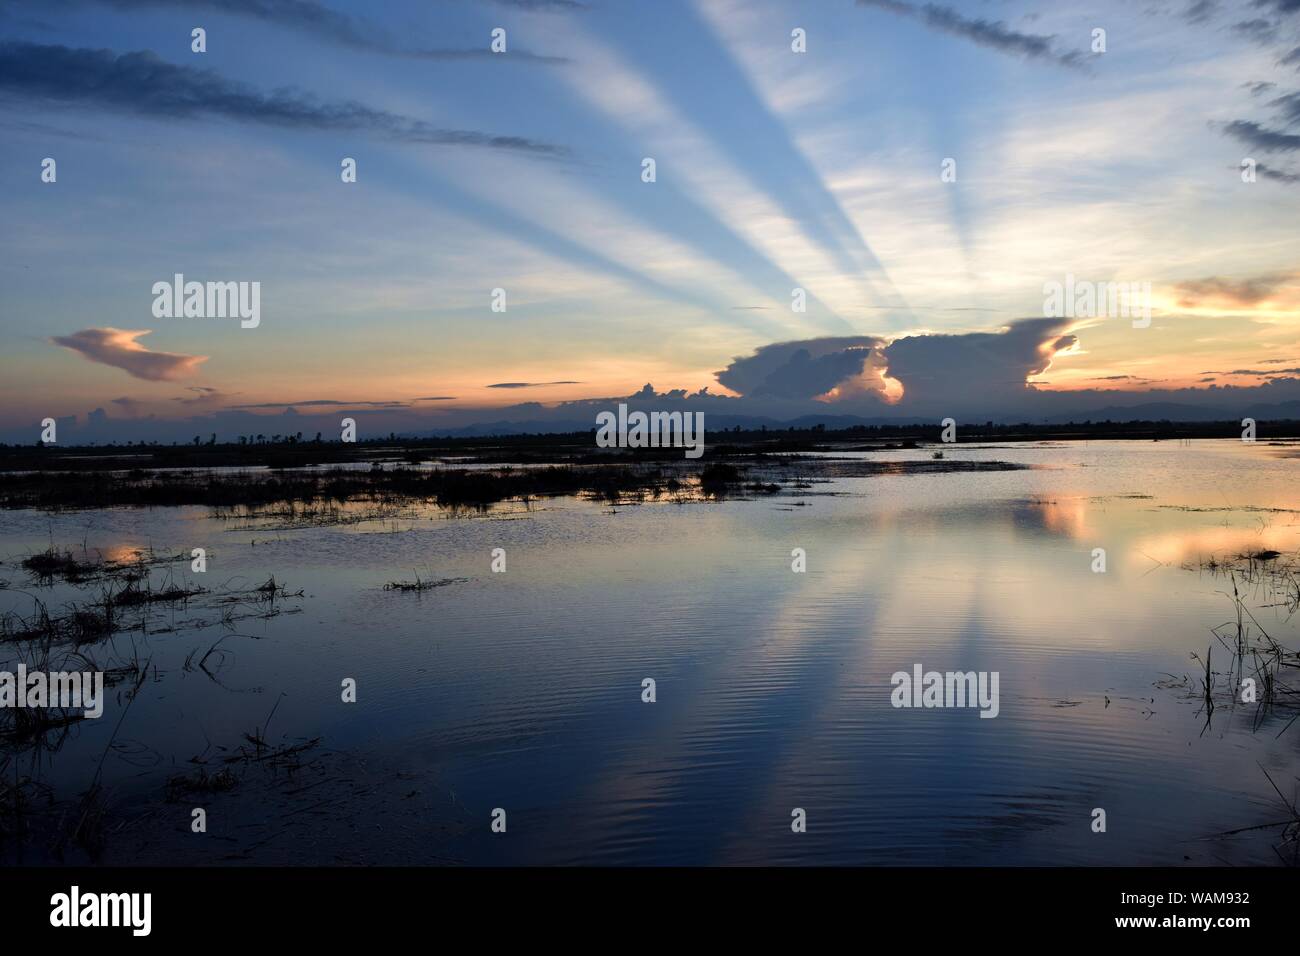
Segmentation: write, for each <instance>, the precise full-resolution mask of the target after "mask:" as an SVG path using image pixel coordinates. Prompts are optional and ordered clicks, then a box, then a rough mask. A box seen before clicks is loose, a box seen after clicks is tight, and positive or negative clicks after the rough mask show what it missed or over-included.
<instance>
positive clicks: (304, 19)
mask: <svg viewBox="0 0 1300 956" xmlns="http://www.w3.org/2000/svg"><path fill="white" fill-rule="evenodd" d="M18 2H20V3H21V2H24V0H18ZM70 2H71V5H80V4H91V3H95V4H98V5H101V6H107V7H112V8H114V9H117V10H124V11H127V12H138V11H141V10H149V9H171V10H186V11H203V12H210V13H220V14H227V15H230V16H236V17H247V18H248V19H251V20H258V21H260V22H262V23H273V24H275V25H276V26H281V27H284V28H285V29H289V30H297V31H298V32H300V33H304V34H308V35H310V36H315V37H318V38H319V39H322V40H326V41H328V42H330V43H336V44H338V45H340V46H345V47H349V48H351V49H354V50H360V51H363V52H367V53H379V54H383V55H384V56H395V57H405V58H408V59H413V60H477V59H487V58H489V57H491V58H492V59H493V61H494V62H500V63H509V62H516V63H517V62H519V61H528V62H533V63H564V62H567V61H566V60H565V58H564V57H558V56H543V55H540V54H537V53H531V52H529V51H527V50H521V49H518V48H515V47H511V48H510V49H509V52H508V53H505V54H497V53H493V52H492V51H491V50H490V49H489V48H488V44H487V38H486V37H484V42H483V46H482V47H481V48H450V49H449V48H442V49H439V48H428V47H424V48H421V47H409V46H403V45H402V44H400V43H398V42H397V41H395V40H394V39H393V38H392V36H390V35H389V34H388V33H387V32H386V31H384V30H383V29H382V28H380V27H379V26H378V25H376V24H374V23H372V22H370V21H368V20H364V19H360V18H357V17H351V16H348V15H347V14H346V13H340V12H339V11H337V10H333V9H331V8H330V7H327V6H325V5H323V4H320V3H314V2H312V0H70ZM40 3H41V4H45V3H48V0H40ZM515 6H524V4H522V3H516V4H515ZM538 8H539V9H540V5H539V6H538Z"/></svg>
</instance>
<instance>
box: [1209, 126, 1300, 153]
mask: <svg viewBox="0 0 1300 956" xmlns="http://www.w3.org/2000/svg"><path fill="white" fill-rule="evenodd" d="M1223 131H1224V132H1225V133H1227V134H1228V135H1229V136H1231V137H1232V138H1233V139H1236V140H1239V141H1240V142H1243V143H1245V144H1246V145H1247V146H1251V147H1253V148H1255V149H1261V150H1263V151H1264V152H1267V153H1289V152H1291V151H1292V150H1295V149H1300V136H1298V135H1296V134H1295V133H1284V132H1282V131H1281V130H1278V129H1269V128H1268V127H1267V126H1261V125H1260V124H1259V123H1256V122H1254V121H1253V120H1233V121H1232V122H1231V123H1225V124H1224V126H1223Z"/></svg>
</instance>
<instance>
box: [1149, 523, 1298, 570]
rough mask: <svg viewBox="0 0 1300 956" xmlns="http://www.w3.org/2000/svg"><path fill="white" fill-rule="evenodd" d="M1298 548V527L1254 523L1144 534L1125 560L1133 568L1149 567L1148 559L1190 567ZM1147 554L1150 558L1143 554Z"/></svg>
mask: <svg viewBox="0 0 1300 956" xmlns="http://www.w3.org/2000/svg"><path fill="white" fill-rule="evenodd" d="M1297 545H1300V526H1297V525H1280V526H1279V525H1268V524H1264V523H1260V524H1256V525H1255V526H1254V527H1236V528H1229V527H1224V526H1222V525H1218V526H1215V527H1209V528H1185V529H1179V530H1176V531H1168V532H1164V533H1163V534H1155V535H1148V536H1145V537H1141V538H1138V539H1136V540H1135V541H1134V542H1133V545H1132V549H1133V553H1132V554H1130V555H1129V556H1128V557H1129V559H1130V560H1131V561H1132V563H1133V564H1134V565H1135V566H1136V565H1143V566H1150V563H1151V560H1150V559H1151V558H1154V559H1156V560H1158V561H1163V562H1166V563H1168V564H1180V565H1181V564H1194V563H1198V562H1200V561H1201V560H1204V559H1208V558H1211V557H1217V558H1220V559H1223V558H1230V557H1235V556H1237V555H1239V554H1245V553H1248V552H1254V551H1261V550H1264V549H1270V548H1271V549H1273V550H1275V551H1282V552H1287V551H1294V550H1295V549H1296V547H1297ZM1144 552H1145V555H1150V558H1148V557H1146V556H1145V555H1144Z"/></svg>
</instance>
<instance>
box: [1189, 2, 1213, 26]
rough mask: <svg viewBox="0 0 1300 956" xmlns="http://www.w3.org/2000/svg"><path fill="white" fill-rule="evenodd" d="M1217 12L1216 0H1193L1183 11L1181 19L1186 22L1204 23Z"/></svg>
mask: <svg viewBox="0 0 1300 956" xmlns="http://www.w3.org/2000/svg"><path fill="white" fill-rule="evenodd" d="M1218 12H1219V4H1218V0H1193V2H1192V3H1189V4H1188V5H1187V9H1186V10H1184V11H1183V19H1185V20H1186V21H1187V22H1188V23H1205V22H1206V21H1207V20H1209V19H1210V18H1211V17H1213V16H1214V15H1215V14H1216V13H1218Z"/></svg>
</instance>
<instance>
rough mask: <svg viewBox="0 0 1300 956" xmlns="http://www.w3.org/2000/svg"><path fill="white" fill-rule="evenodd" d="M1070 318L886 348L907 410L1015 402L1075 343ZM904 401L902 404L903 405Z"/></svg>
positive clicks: (916, 338) (922, 338)
mask: <svg viewBox="0 0 1300 956" xmlns="http://www.w3.org/2000/svg"><path fill="white" fill-rule="evenodd" d="M1071 324H1072V321H1071V320H1069V319H1055V318H1048V319H1020V320H1019V321H1016V322H1012V323H1011V324H1010V325H1008V326H1007V327H1006V328H1005V329H1004V330H1002V331H1000V332H969V333H965V334H961V335H911V336H907V337H905V338H901V339H895V340H894V341H893V342H891V343H890V344H889V347H888V348H886V349H885V350H884V357H885V361H886V363H887V365H888V369H889V377H890V378H893V379H897V380H898V381H899V382H901V383H902V385H903V402H905V403H906V404H907V407H908V408H913V407H916V408H924V409H926V410H935V411H943V412H944V413H945V414H956V412H957V410H958V409H961V408H966V407H969V406H970V405H971V404H972V402H974V401H977V400H978V401H980V402H987V403H990V404H993V403H1005V402H1012V401H1015V400H1016V398H1017V397H1018V396H1022V395H1023V394H1024V393H1025V392H1026V391H1027V390H1031V387H1030V386H1029V385H1027V384H1026V380H1027V379H1028V378H1029V377H1030V376H1032V375H1039V374H1041V373H1042V372H1044V371H1046V370H1047V368H1048V366H1050V365H1051V364H1052V358H1053V356H1054V355H1056V353H1057V352H1059V351H1061V350H1063V349H1067V348H1069V347H1070V346H1072V345H1074V344H1075V342H1076V341H1077V340H1076V338H1075V336H1073V335H1070V334H1068V331H1067V330H1068V329H1069V327H1070V325H1071ZM900 404H901V403H900Z"/></svg>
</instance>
